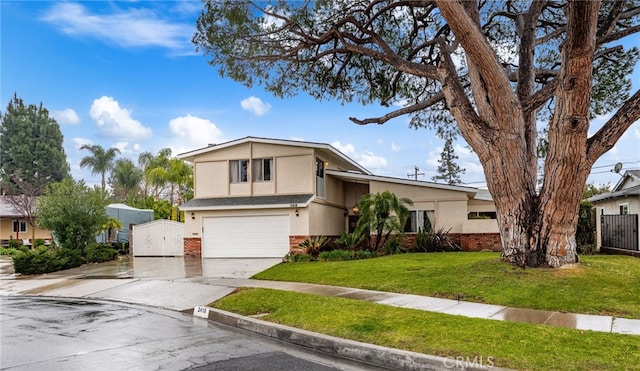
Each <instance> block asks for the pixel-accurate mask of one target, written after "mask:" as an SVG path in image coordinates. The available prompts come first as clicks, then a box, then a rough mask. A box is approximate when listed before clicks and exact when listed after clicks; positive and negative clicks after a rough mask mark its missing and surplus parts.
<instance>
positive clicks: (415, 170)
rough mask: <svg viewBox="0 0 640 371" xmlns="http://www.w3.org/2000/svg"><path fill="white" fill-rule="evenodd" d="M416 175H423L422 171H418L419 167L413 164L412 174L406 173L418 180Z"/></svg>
mask: <svg viewBox="0 0 640 371" xmlns="http://www.w3.org/2000/svg"><path fill="white" fill-rule="evenodd" d="M418 175H422V176H424V173H421V172H420V168H419V167H417V166H414V167H413V174H407V177H412V176H413V179H414V180H418Z"/></svg>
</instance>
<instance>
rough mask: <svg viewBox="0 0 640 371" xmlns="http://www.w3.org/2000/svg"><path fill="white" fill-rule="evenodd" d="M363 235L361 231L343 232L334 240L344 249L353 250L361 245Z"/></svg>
mask: <svg viewBox="0 0 640 371" xmlns="http://www.w3.org/2000/svg"><path fill="white" fill-rule="evenodd" d="M365 237H366V236H365V235H364V234H362V233H355V232H354V233H349V232H343V233H342V235H341V236H340V238H338V239H337V240H336V244H337V245H338V246H340V247H343V248H344V249H346V250H351V251H355V250H358V249H359V248H360V247H361V245H362V242H363V241H364V239H365Z"/></svg>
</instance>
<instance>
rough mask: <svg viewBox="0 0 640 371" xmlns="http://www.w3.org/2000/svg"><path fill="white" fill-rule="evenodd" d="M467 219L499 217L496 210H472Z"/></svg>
mask: <svg viewBox="0 0 640 371" xmlns="http://www.w3.org/2000/svg"><path fill="white" fill-rule="evenodd" d="M467 219H498V215H497V214H496V212H495V211H471V212H470V213H469V214H467Z"/></svg>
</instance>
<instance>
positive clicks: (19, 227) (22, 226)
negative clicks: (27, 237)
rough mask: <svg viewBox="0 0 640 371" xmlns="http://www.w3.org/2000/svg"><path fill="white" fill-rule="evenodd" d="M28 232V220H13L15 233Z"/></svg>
mask: <svg viewBox="0 0 640 371" xmlns="http://www.w3.org/2000/svg"><path fill="white" fill-rule="evenodd" d="M16 232H17V233H26V232H27V222H25V221H24V220H19V221H14V222H13V233H16Z"/></svg>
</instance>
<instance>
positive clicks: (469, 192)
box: [326, 170, 493, 201]
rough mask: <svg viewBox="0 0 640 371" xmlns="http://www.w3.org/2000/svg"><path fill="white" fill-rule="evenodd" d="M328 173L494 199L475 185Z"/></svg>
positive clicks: (478, 198) (349, 178)
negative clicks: (466, 185) (467, 185)
mask: <svg viewBox="0 0 640 371" xmlns="http://www.w3.org/2000/svg"><path fill="white" fill-rule="evenodd" d="M326 173H327V174H329V175H332V176H335V177H336V178H338V179H341V180H343V181H347V182H353V181H364V182H368V181H372V180H373V181H379V182H387V183H395V184H405V185H410V186H417V187H425V188H433V189H442V190H447V191H456V192H465V193H467V195H468V196H469V198H473V199H476V200H485V201H492V200H493V199H492V198H491V195H490V194H489V191H487V190H484V189H478V188H473V187H465V186H458V185H450V184H441V183H434V182H425V181H421V180H411V179H401V178H393V177H385V176H380V175H370V174H360V173H355V172H351V171H338V170H327V171H326Z"/></svg>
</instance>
